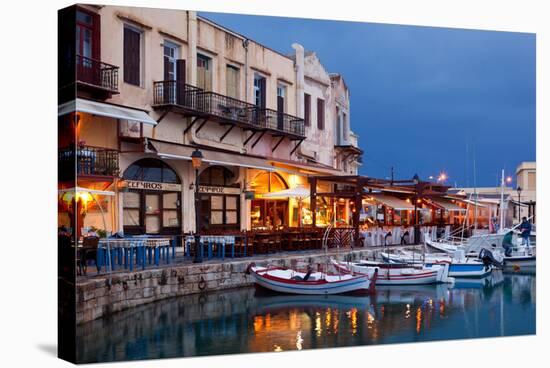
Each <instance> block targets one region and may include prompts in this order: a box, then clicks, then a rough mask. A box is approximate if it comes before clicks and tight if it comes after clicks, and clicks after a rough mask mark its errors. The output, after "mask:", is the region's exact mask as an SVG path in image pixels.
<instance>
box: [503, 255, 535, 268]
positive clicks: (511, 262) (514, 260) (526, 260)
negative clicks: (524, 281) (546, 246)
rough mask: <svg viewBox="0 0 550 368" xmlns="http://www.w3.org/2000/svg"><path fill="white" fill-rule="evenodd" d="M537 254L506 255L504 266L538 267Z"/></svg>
mask: <svg viewBox="0 0 550 368" xmlns="http://www.w3.org/2000/svg"><path fill="white" fill-rule="evenodd" d="M536 266H537V257H536V256H512V257H504V267H507V268H517V267H519V268H523V267H536Z"/></svg>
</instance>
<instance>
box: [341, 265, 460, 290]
mask: <svg viewBox="0 0 550 368" xmlns="http://www.w3.org/2000/svg"><path fill="white" fill-rule="evenodd" d="M332 264H333V265H334V266H335V267H336V268H337V269H338V270H339V271H340V272H342V273H356V274H369V273H371V272H372V269H374V268H377V269H378V277H377V279H376V285H426V284H436V283H445V282H453V279H452V278H451V277H449V263H447V262H445V263H442V264H434V265H432V266H422V265H410V264H398V263H380V262H372V261H360V262H338V261H335V260H332Z"/></svg>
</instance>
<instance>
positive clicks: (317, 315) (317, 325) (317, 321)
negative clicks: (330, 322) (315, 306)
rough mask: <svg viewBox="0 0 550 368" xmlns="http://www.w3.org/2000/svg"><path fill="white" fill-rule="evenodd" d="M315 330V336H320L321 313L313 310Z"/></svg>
mask: <svg viewBox="0 0 550 368" xmlns="http://www.w3.org/2000/svg"><path fill="white" fill-rule="evenodd" d="M315 332H316V334H317V337H319V336H321V334H322V330H321V313H319V312H315Z"/></svg>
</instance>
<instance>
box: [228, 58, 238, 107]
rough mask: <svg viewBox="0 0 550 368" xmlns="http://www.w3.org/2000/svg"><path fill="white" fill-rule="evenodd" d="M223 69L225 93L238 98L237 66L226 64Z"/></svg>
mask: <svg viewBox="0 0 550 368" xmlns="http://www.w3.org/2000/svg"><path fill="white" fill-rule="evenodd" d="M225 71H226V72H225V93H226V95H227V96H229V97H233V98H236V99H239V68H237V67H234V66H233V65H229V64H228V65H227V66H226V68H225Z"/></svg>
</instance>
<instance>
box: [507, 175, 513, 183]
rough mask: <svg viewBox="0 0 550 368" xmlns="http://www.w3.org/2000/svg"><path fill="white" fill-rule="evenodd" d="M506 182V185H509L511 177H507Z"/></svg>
mask: <svg viewBox="0 0 550 368" xmlns="http://www.w3.org/2000/svg"><path fill="white" fill-rule="evenodd" d="M506 182H507V183H508V184H510V183H511V182H512V177H511V176H507V177H506Z"/></svg>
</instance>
